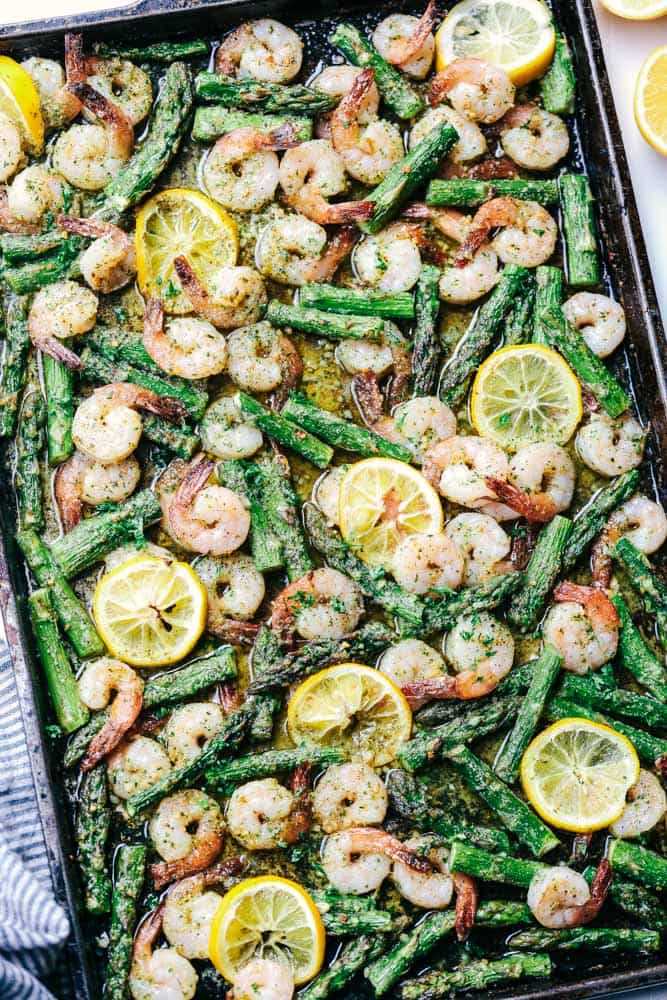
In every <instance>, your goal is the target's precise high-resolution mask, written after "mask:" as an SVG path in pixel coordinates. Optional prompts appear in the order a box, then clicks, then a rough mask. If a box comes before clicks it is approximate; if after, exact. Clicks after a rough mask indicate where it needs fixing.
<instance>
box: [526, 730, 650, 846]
mask: <svg viewBox="0 0 667 1000" xmlns="http://www.w3.org/2000/svg"><path fill="white" fill-rule="evenodd" d="M638 778H639V758H638V757H637V753H636V751H635V748H634V747H633V745H632V743H631V742H630V741H629V740H628V739H626V737H625V736H622V735H621V734H620V733H618V732H616V730H615V729H610V728H609V726H603V725H600V723H598V722H589V721H588V720H587V719H561V720H560V722H555V723H554V725H553V726H549V728H548V729H545V730H544V732H543V733H540V735H539V736H537V737H536V738H535V739H534V740H533V742H532V743H531V744H530V746H529V747H528V749H527V750H526V752H525V753H524V755H523V759H522V761H521V783H522V785H523V790H524V792H525V793H526V796H527V798H528V800H529V802H530V804H531V805H532V807H533V809H535V811H536V812H537V813H539V815H540V816H541V817H542V819H544V820H546V822H547V823H551V825H552V826H555V827H558V828H559V829H560V830H571V831H572V832H573V833H591V832H592V831H593V830H602V829H604V827H606V826H609V824H610V823H613V822H614V820H617V819H618V817H619V816H620V815H621V813H622V812H623V810H624V808H625V796H626V793H627V791H628V789H629V788H631V787H632V786H633V785H635V784H636V783H637V779H638Z"/></svg>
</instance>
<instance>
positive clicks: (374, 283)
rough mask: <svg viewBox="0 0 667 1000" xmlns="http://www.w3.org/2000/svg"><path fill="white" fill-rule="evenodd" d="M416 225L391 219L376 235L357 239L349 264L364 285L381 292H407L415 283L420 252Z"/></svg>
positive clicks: (419, 263)
mask: <svg viewBox="0 0 667 1000" xmlns="http://www.w3.org/2000/svg"><path fill="white" fill-rule="evenodd" d="M415 235H416V234H415V228H414V227H413V226H411V225H406V224H405V223H403V222H394V223H393V224H392V225H391V226H388V227H387V228H386V229H383V230H382V232H381V233H378V235H377V236H367V237H366V239H364V240H362V241H361V242H360V243H357V245H356V247H355V248H354V253H353V255H352V265H353V267H354V270H355V272H356V275H357V277H358V278H359V280H360V281H362V282H363V284H365V285H370V286H371V288H377V289H379V290H380V291H381V292H407V291H409V289H411V288H412V287H413V285H415V284H416V283H417V279H418V278H419V272H420V270H421V264H422V260H421V254H420V252H419V245H418V242H417V239H416V238H415Z"/></svg>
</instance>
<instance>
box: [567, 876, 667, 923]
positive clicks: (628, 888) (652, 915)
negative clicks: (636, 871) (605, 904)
mask: <svg viewBox="0 0 667 1000" xmlns="http://www.w3.org/2000/svg"><path fill="white" fill-rule="evenodd" d="M583 876H584V878H585V879H586V881H587V882H589V883H590V882H592V881H593V879H594V877H595V868H593V867H592V866H591V867H589V868H586V869H585V870H584V872H583ZM609 895H610V896H611V900H612V902H613V903H614V905H615V906H618V908H619V909H620V910H624V911H625V912H626V913H629V914H630V916H631V917H634V918H635V919H636V920H637V921H638V922H639V923H640V924H641V925H642V927H650V928H651V929H652V930H655V931H667V910H666V909H665V906H664V903H663V902H662V900H661V899H659V898H658V897H657V896H655V895H654V894H653V893H652V892H650V891H649V890H648V889H644V888H643V886H641V885H636V883H634V882H624V881H623V880H622V879H619V878H617V877H614V879H613V880H612V883H611V888H610V890H609Z"/></svg>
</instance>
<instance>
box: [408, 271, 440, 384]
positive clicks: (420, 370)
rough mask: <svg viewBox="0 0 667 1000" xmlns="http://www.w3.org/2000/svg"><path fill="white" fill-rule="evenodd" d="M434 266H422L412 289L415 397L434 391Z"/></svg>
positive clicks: (436, 362) (437, 360)
mask: <svg viewBox="0 0 667 1000" xmlns="http://www.w3.org/2000/svg"><path fill="white" fill-rule="evenodd" d="M439 277H440V272H439V271H438V269H437V267H432V266H431V265H430V264H426V265H425V266H424V267H422V269H421V272H420V275H419V281H418V282H417V288H416V291H415V305H414V310H415V319H416V323H415V329H414V334H413V342H412V376H413V377H412V390H413V392H414V394H415V396H431V395H433V393H434V392H435V389H436V385H437V382H438V372H439V370H440V355H441V353H442V351H441V347H440V339H439V336H438V316H439V313H440V298H439V296H438V279H439Z"/></svg>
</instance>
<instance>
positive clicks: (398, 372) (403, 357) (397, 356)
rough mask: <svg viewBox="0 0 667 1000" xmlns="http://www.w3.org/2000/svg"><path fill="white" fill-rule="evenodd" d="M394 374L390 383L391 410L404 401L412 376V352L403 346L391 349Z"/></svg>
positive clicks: (389, 399)
mask: <svg viewBox="0 0 667 1000" xmlns="http://www.w3.org/2000/svg"><path fill="white" fill-rule="evenodd" d="M391 357H392V367H393V370H394V374H393V376H392V379H391V383H390V385H389V393H388V403H389V407H390V409H391V410H393V409H394V407H395V406H398V404H399V403H402V402H403V399H404V397H405V390H406V388H407V386H408V384H409V382H410V379H411V378H412V352H411V351H409V350H407V348H405V347H403V346H395V347H392V349H391Z"/></svg>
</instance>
